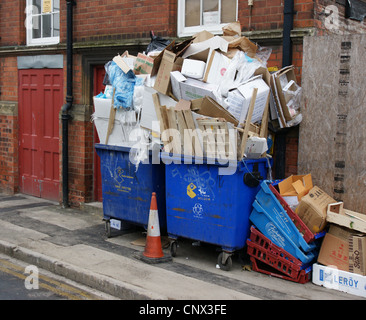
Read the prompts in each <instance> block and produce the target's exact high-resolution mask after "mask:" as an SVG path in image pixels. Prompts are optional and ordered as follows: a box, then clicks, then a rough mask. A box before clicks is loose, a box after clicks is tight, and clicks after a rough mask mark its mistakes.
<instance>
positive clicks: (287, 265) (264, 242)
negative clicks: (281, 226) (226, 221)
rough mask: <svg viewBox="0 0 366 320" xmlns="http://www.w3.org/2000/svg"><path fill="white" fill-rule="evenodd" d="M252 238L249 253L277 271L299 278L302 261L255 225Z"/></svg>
mask: <svg viewBox="0 0 366 320" xmlns="http://www.w3.org/2000/svg"><path fill="white" fill-rule="evenodd" d="M250 230H251V233H250V238H249V239H248V240H247V253H248V254H249V255H250V256H251V257H253V258H255V259H256V260H258V261H262V262H264V263H265V264H267V265H269V266H271V267H272V268H274V269H275V270H277V272H281V273H282V274H284V275H286V276H287V277H290V278H292V279H297V278H298V277H299V274H300V273H301V267H302V266H303V264H302V262H301V261H300V260H298V259H296V258H295V257H294V256H292V255H291V254H289V253H288V252H287V251H285V250H284V249H282V248H280V247H279V246H277V245H275V244H274V243H273V242H272V241H271V240H269V239H268V238H267V237H265V236H264V235H263V234H262V233H261V232H259V230H257V229H256V228H255V227H253V226H252V227H251V229H250Z"/></svg>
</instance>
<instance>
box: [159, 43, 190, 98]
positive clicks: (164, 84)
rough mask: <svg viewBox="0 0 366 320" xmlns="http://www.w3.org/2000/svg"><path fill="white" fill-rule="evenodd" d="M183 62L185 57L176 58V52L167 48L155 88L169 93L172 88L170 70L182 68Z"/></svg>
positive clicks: (166, 93) (163, 92)
mask: <svg viewBox="0 0 366 320" xmlns="http://www.w3.org/2000/svg"><path fill="white" fill-rule="evenodd" d="M182 64H183V59H181V58H176V54H175V53H173V52H171V51H168V50H165V51H164V54H163V57H162V60H161V63H160V67H159V71H158V74H157V76H156V80H155V84H154V89H155V90H156V91H159V92H160V93H162V94H165V95H168V94H169V92H170V89H171V83H170V72H172V71H175V70H180V69H181V67H182Z"/></svg>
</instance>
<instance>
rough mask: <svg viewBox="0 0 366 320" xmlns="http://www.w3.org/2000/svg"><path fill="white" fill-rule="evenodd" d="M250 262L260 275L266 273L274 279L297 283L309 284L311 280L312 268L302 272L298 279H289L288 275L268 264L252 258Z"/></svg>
mask: <svg viewBox="0 0 366 320" xmlns="http://www.w3.org/2000/svg"><path fill="white" fill-rule="evenodd" d="M250 261H251V262H252V267H253V270H254V271H256V272H260V273H265V274H268V275H270V276H273V277H277V278H281V279H284V280H289V281H293V282H297V283H301V284H304V283H307V282H309V281H310V280H311V272H310V271H311V267H309V268H307V269H305V270H301V271H300V272H299V273H298V275H297V277H296V278H292V277H289V276H288V275H286V274H284V273H281V272H279V271H278V270H276V269H274V268H272V267H271V266H269V265H268V264H266V263H264V262H262V261H260V260H257V259H255V258H254V257H250Z"/></svg>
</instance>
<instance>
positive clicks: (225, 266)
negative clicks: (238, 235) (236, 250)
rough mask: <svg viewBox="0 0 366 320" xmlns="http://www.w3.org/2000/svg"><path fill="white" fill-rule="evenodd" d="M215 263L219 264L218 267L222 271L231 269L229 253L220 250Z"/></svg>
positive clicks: (231, 263) (231, 262)
mask: <svg viewBox="0 0 366 320" xmlns="http://www.w3.org/2000/svg"><path fill="white" fill-rule="evenodd" d="M224 255H227V257H226V261H225V262H222V260H223V258H224V259H225V256H224ZM217 264H218V265H219V267H220V269H222V270H224V271H229V270H230V269H231V267H232V266H233V261H232V260H231V255H230V254H228V253H226V252H221V253H220V254H219V256H218V258H217Z"/></svg>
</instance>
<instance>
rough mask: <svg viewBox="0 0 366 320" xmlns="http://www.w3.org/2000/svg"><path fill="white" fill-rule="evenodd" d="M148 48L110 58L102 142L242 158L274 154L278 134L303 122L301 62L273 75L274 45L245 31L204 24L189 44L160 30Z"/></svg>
mask: <svg viewBox="0 0 366 320" xmlns="http://www.w3.org/2000/svg"><path fill="white" fill-rule="evenodd" d="M151 36H152V41H151V43H150V44H149V46H148V48H147V50H146V52H142V53H138V55H137V56H132V55H130V54H129V53H128V52H127V51H126V52H125V53H124V54H122V55H117V56H116V57H114V58H113V60H112V61H109V62H108V63H107V64H106V65H105V69H106V73H107V76H106V79H105V82H106V83H107V84H108V85H107V86H106V89H105V92H102V93H100V94H99V95H97V96H95V97H94V106H95V113H94V114H93V116H92V120H93V121H94V123H95V126H96V129H97V132H98V135H99V138H100V141H101V143H105V144H108V145H117V146H127V147H133V148H135V149H137V152H135V153H134V154H135V159H134V163H135V164H136V165H138V163H140V162H141V161H144V160H146V159H147V154H148V150H151V149H153V148H154V146H156V145H157V146H158V147H160V148H161V149H162V150H164V151H165V152H168V153H174V154H182V155H183V154H184V155H189V156H194V157H205V158H214V159H216V160H217V159H233V160H241V159H243V157H246V158H260V157H263V156H266V154H267V151H268V149H269V148H268V143H267V139H269V140H268V141H272V139H271V137H272V136H273V133H271V132H269V130H268V128H269V127H270V128H276V129H277V128H284V127H290V126H293V125H296V124H298V123H299V122H300V121H301V112H300V98H301V87H300V86H299V85H298V84H297V83H296V78H295V74H294V67H293V66H289V67H287V68H284V69H282V70H279V71H278V72H275V73H273V74H270V73H269V72H268V69H267V67H266V64H267V60H268V58H269V56H270V54H271V50H270V49H267V48H263V47H259V46H258V45H257V44H255V43H253V42H251V41H250V40H249V39H247V38H246V37H243V36H241V27H240V24H239V23H238V22H235V23H231V24H229V25H228V26H226V27H224V28H223V36H215V35H213V34H211V33H209V32H207V31H202V32H199V33H198V34H196V35H195V36H193V37H192V38H190V39H188V40H185V41H183V42H181V43H176V42H175V41H172V42H169V41H167V40H165V39H162V38H160V37H157V36H155V35H153V34H151Z"/></svg>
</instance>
